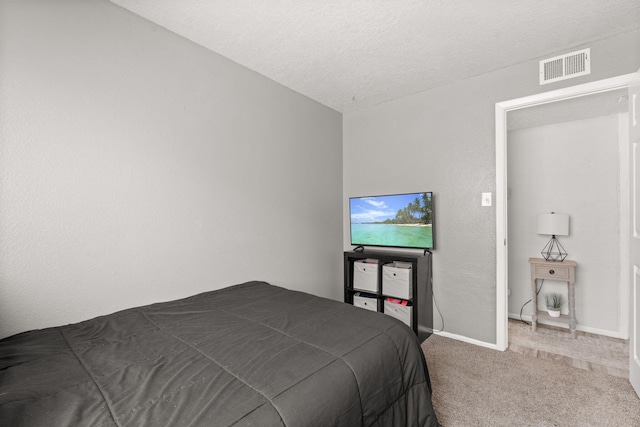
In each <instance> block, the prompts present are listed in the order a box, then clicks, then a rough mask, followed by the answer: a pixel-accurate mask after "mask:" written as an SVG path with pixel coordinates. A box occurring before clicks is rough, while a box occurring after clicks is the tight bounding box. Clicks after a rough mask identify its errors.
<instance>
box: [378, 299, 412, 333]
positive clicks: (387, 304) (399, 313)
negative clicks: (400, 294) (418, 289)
mask: <svg viewBox="0 0 640 427" xmlns="http://www.w3.org/2000/svg"><path fill="white" fill-rule="evenodd" d="M412 312H413V307H411V306H410V305H402V304H396V303H393V302H391V301H387V300H385V301H384V314H388V315H389V316H391V317H395V318H396V319H398V320H401V321H402V322H404V323H405V324H406V325H407V326H409V327H411V316H412Z"/></svg>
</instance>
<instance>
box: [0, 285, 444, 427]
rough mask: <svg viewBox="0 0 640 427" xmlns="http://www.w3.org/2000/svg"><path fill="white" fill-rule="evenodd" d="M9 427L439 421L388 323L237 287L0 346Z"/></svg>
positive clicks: (399, 327) (1, 411)
mask: <svg viewBox="0 0 640 427" xmlns="http://www.w3.org/2000/svg"><path fill="white" fill-rule="evenodd" d="M0 420H2V424H3V425H7V426H9V425H10V426H40V425H42V426H44V425H46V426H94V427H99V426H199V425H204V426H296V427H297V426H348V427H353V426H385V427H387V426H437V425H438V422H437V419H436V415H435V413H434V411H433V408H432V406H431V385H430V381H429V375H428V371H427V366H426V364H425V360H424V356H423V354H422V351H421V350H420V347H419V343H418V341H417V338H416V337H415V335H414V334H413V333H412V331H411V330H410V329H409V328H407V327H406V326H405V325H403V324H402V323H401V322H400V321H398V320H396V319H393V318H391V317H389V316H386V315H384V314H381V313H375V312H371V311H368V310H363V309H360V308H356V307H353V306H350V305H348V304H344V303H340V302H337V301H332V300H328V299H325V298H320V297H316V296H313V295H309V294H306V293H303V292H296V291H291V290H287V289H284V288H281V287H277V286H273V285H270V284H268V283H265V282H248V283H244V284H240V285H235V286H231V287H228V288H224V289H220V290H216V291H211V292H205V293H202V294H199V295H195V296H192V297H189V298H185V299H180V300H176V301H170V302H164V303H157V304H152V305H148V306H143V307H137V308H132V309H128V310H124V311H119V312H117V313H113V314H110V315H107V316H102V317H97V318H95V319H91V320H88V321H84V322H80V323H76V324H72V325H67V326H62V327H56V328H48V329H42V330H34V331H29V332H24V333H21V334H18V335H14V336H12V337H8V338H5V339H3V340H0Z"/></svg>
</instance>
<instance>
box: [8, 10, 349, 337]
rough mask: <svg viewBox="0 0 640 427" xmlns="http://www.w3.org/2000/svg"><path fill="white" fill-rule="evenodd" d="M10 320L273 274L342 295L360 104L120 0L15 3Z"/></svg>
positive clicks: (14, 327)
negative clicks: (344, 221) (333, 99)
mask: <svg viewBox="0 0 640 427" xmlns="http://www.w3.org/2000/svg"><path fill="white" fill-rule="evenodd" d="M0 112H1V114H2V116H1V118H0V138H1V143H0V337H3V336H7V335H10V334H13V333H17V332H21V331H25V330H28V329H33V328H42V327H46V326H54V325H59V324H65V323H69V322H76V321H80V320H82V319H86V318H90V317H93V316H96V315H100V314H106V313H109V312H112V311H115V310H118V309H122V308H126V307H132V306H136V305H142V304H146V303H151V302H155V301H163V300H169V299H174V298H179V297H184V296H188V295H191V294H195V293H198V292H203V291H207V290H211V289H217V288H221V287H225V286H229V285H233V284H236V283H240V282H243V281H247V280H252V279H258V280H266V281H270V282H271V283H273V284H276V285H281V286H285V287H289V288H295V289H299V290H303V291H308V292H312V293H315V294H318V295H321V296H327V297H330V298H335V299H341V298H342V263H341V260H342V256H341V249H342V246H341V233H342V227H341V221H340V214H341V209H342V159H341V156H342V152H341V146H342V135H341V132H342V118H341V115H340V114H339V113H337V112H336V111H333V110H331V109H329V108H326V107H324V106H321V105H320V104H318V103H316V102H314V101H311V100H309V99H308V98H305V97H303V96H301V95H299V94H297V93H294V92H293V91H291V90H288V89H286V88H283V87H282V86H280V85H278V84H277V83H275V82H273V81H271V80H268V79H266V78H264V77H263V76H260V75H258V74H256V73H254V72H252V71H249V70H247V69H245V68H243V67H240V66H238V65H237V64H235V63H232V62H231V61H229V60H227V59H225V58H222V57H221V56H219V55H216V54H214V53H212V52H210V51H207V50H205V49H203V48H201V47H200V46H198V45H196V44H194V43H191V42H189V41H187V40H185V39H183V38H181V37H178V36H176V35H174V34H173V33H170V32H168V31H166V30H164V29H162V28H161V27H159V26H156V25H155V24H152V23H150V22H148V21H146V20H144V19H142V18H139V17H137V16H135V15H133V14H131V13H129V12H127V11H125V10H123V9H121V8H119V7H117V6H115V5H113V4H111V3H110V2H107V1H102V0H99V1H96V0H93V1H63V0H59V1H24V2H2V3H0Z"/></svg>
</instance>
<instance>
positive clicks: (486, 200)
mask: <svg viewBox="0 0 640 427" xmlns="http://www.w3.org/2000/svg"><path fill="white" fill-rule="evenodd" d="M482 206H491V193H482Z"/></svg>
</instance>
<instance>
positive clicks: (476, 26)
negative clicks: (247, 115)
mask: <svg viewBox="0 0 640 427" xmlns="http://www.w3.org/2000/svg"><path fill="white" fill-rule="evenodd" d="M111 1H112V2H113V3H115V4H118V5H120V6H122V7H124V8H126V9H128V10H130V11H131V12H133V13H136V14H138V15H140V16H142V17H144V18H146V19H148V20H150V21H152V22H155V23H157V24H159V25H161V26H162V27H165V28H167V29H169V30H171V31H173V32H175V33H177V34H180V35H182V36H183V37H186V38H187V39H190V40H192V41H194V42H196V43H198V44H200V45H202V46H204V47H206V48H208V49H210V50H212V51H214V52H217V53H219V54H221V55H223V56H225V57H227V58H229V59H231V60H233V61H235V62H237V63H239V64H241V65H244V66H246V67H248V68H250V69H252V70H254V71H256V72H258V73H260V74H263V75H265V76H267V77H269V78H271V79H273V80H275V81H277V82H278V83H280V84H282V85H283V86H286V87H288V88H291V89H293V90H295V91H297V92H299V93H301V94H304V95H306V96H308V97H310V98H313V99H315V100H316V101H318V102H320V103H322V104H324V105H327V106H329V107H331V108H333V109H335V110H338V111H340V112H348V111H354V110H357V109H360V108H363V107H366V106H370V105H374V104H378V103H381V102H385V101H389V100H392V99H395V98H399V97H402V96H406V95H410V94H413V93H417V92H420V91H424V90H427V89H430V88H434V87H437V86H442V85H444V84H447V83H450V82H454V81H458V80H462V79H465V78H469V77H471V76H474V75H478V74H482V73H486V72H489V71H492V70H496V69H500V68H503V67H507V66H509V65H512V64H517V63H520V62H524V61H528V60H532V59H540V58H544V57H549V56H554V55H556V54H559V53H564V52H566V51H567V49H572V48H574V47H576V46H578V45H585V44H586V45H588V43H591V42H593V41H596V40H601V39H604V38H607V37H610V36H612V35H615V34H621V33H625V32H629V31H633V30H637V29H640V0H572V1H566V0H518V1H514V0H450V1H446V0H327V1H322V0H111Z"/></svg>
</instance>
